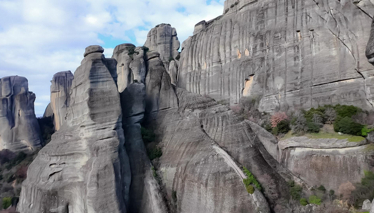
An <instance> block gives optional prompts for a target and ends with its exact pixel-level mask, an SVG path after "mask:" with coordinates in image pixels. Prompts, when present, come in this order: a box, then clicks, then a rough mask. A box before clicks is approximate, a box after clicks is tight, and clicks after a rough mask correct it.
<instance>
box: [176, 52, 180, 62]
mask: <svg viewBox="0 0 374 213" xmlns="http://www.w3.org/2000/svg"><path fill="white" fill-rule="evenodd" d="M180 58H181V54H180V53H179V54H178V55H177V57H175V59H176V60H178V61H179V59H180Z"/></svg>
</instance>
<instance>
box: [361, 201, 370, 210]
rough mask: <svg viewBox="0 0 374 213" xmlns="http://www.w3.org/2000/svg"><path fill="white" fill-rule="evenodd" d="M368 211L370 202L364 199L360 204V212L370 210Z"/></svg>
mask: <svg viewBox="0 0 374 213" xmlns="http://www.w3.org/2000/svg"><path fill="white" fill-rule="evenodd" d="M370 209H371V202H370V200H368V199H366V200H365V201H364V202H363V203H362V210H370Z"/></svg>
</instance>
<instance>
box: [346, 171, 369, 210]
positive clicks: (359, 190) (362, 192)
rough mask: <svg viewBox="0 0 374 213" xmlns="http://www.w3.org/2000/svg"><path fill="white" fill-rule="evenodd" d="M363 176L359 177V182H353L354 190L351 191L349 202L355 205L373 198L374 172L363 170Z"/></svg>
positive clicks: (357, 205)
mask: <svg viewBox="0 0 374 213" xmlns="http://www.w3.org/2000/svg"><path fill="white" fill-rule="evenodd" d="M364 173H365V176H364V177H363V178H362V179H361V183H357V184H355V188H356V189H355V190H353V191H352V192H351V196H350V198H349V202H348V203H349V204H350V205H353V206H355V207H359V206H361V205H362V203H363V202H364V200H366V199H370V200H372V199H373V198H374V173H373V172H371V171H365V172H364Z"/></svg>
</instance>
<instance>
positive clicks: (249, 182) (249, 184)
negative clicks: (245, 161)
mask: <svg viewBox="0 0 374 213" xmlns="http://www.w3.org/2000/svg"><path fill="white" fill-rule="evenodd" d="M243 171H244V173H245V175H246V176H247V178H246V179H243V183H244V185H245V188H246V189H247V192H248V193H249V194H253V193H254V190H255V189H254V187H253V186H252V184H253V185H255V186H256V188H257V189H258V190H260V191H261V189H262V188H261V185H260V183H259V182H258V181H257V179H256V178H255V176H253V174H252V173H251V172H250V171H249V170H248V169H247V168H245V167H243Z"/></svg>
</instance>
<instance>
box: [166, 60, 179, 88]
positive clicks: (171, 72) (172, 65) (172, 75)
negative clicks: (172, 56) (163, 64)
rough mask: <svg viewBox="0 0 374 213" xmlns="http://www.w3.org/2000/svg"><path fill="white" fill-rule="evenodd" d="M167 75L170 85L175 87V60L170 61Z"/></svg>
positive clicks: (176, 66)
mask: <svg viewBox="0 0 374 213" xmlns="http://www.w3.org/2000/svg"><path fill="white" fill-rule="evenodd" d="M168 73H169V75H170V79H171V84H173V85H174V86H176V85H177V82H178V80H177V78H178V77H177V76H178V63H177V62H176V61H175V60H172V61H170V64H169V69H168Z"/></svg>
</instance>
